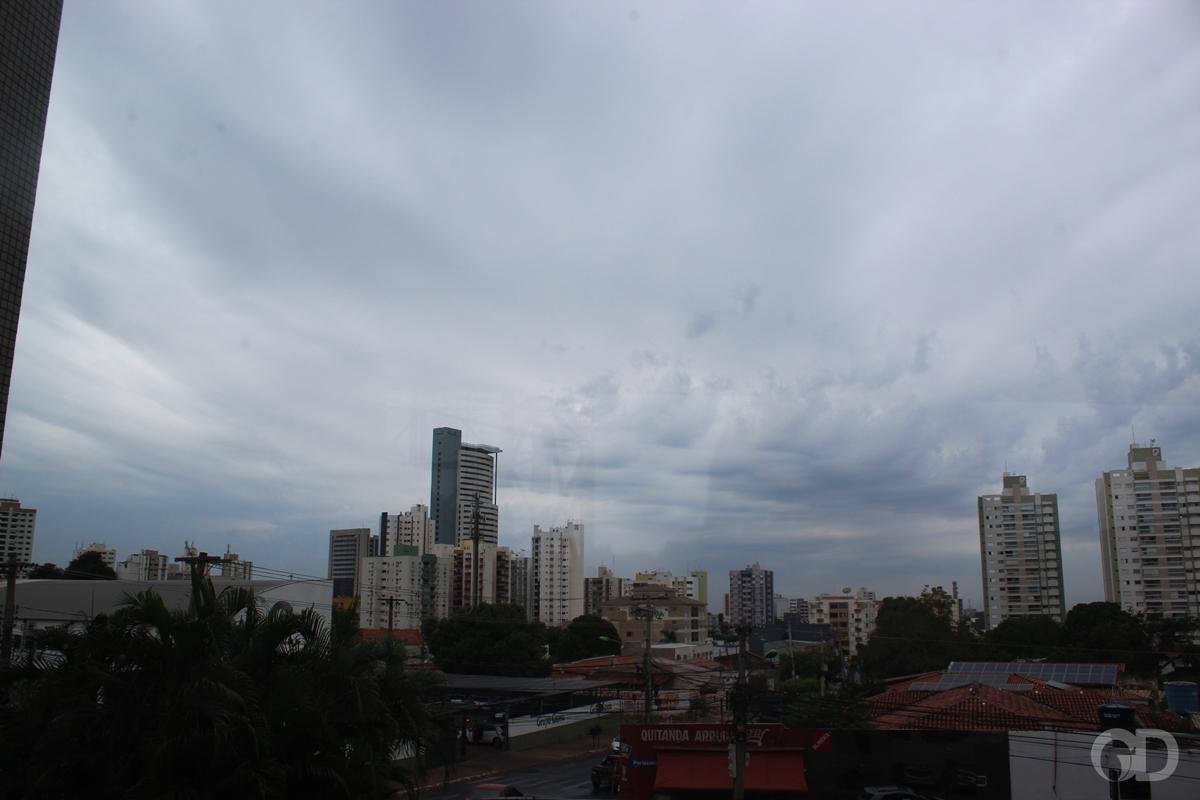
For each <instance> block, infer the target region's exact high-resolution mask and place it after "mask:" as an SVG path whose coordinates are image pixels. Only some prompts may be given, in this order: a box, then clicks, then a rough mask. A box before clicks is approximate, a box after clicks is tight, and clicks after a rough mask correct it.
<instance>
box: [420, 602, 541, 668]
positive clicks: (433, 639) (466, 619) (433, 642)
mask: <svg viewBox="0 0 1200 800" xmlns="http://www.w3.org/2000/svg"><path fill="white" fill-rule="evenodd" d="M426 632H427V641H428V643H429V650H430V652H431V653H432V654H433V660H434V662H435V663H436V664H437V665H438V667H440V668H441V669H442V670H443V671H445V672H456V673H464V674H468V675H525V676H544V675H549V674H550V662H549V661H548V660H547V659H546V658H545V657H544V655H543V653H544V650H545V645H546V644H547V643H548V636H547V632H546V627H545V626H544V625H542V624H541V623H540V622H528V621H526V619H525V611H524V610H523V609H522V608H520V607H519V606H509V605H492V604H490V603H481V604H480V605H479V607H478V608H476V609H473V610H467V611H463V612H460V613H458V614H455V615H454V616H452V617H450V618H448V619H442V620H431V621H430V622H429V623H428V624H427V626H426Z"/></svg>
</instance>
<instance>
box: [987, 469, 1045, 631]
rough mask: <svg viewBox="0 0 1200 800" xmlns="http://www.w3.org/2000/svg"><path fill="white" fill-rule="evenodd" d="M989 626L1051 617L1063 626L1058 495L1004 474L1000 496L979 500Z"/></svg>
mask: <svg viewBox="0 0 1200 800" xmlns="http://www.w3.org/2000/svg"><path fill="white" fill-rule="evenodd" d="M977 506H978V512H979V554H980V562H981V564H982V570H983V614H984V624H985V625H987V627H988V628H989V629H990V628H994V627H996V626H997V625H999V624H1000V623H1001V622H1003V621H1004V620H1006V619H1008V618H1009V617H1038V616H1047V617H1053V618H1054V619H1056V620H1058V621H1059V622H1061V621H1062V620H1063V618H1064V617H1065V616H1066V613H1067V610H1066V605H1065V598H1064V594H1063V571H1062V537H1061V534H1060V530H1059V519H1058V495H1056V494H1039V493H1033V492H1030V491H1029V487H1028V485H1027V484H1026V480H1025V476H1024V475H1012V474H1010V473H1007V472H1006V473H1004V484H1003V490H1002V491H1001V493H1000V494H989V495H983V496H982V497H980V498H979V500H978V504H977Z"/></svg>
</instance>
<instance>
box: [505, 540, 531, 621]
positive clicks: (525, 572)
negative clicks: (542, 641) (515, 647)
mask: <svg viewBox="0 0 1200 800" xmlns="http://www.w3.org/2000/svg"><path fill="white" fill-rule="evenodd" d="M529 570H530V560H529V556H527V555H525V553H524V552H520V553H514V554H513V556H512V576H511V578H510V599H509V602H510V603H511V604H512V605H514V606H520V607H521V608H523V609H525V618H526V619H533V605H532V603H531V602H530V594H529V589H530V574H529Z"/></svg>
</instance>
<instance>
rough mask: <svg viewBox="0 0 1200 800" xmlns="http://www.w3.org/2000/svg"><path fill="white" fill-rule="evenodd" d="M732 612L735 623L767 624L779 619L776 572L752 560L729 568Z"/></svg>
mask: <svg viewBox="0 0 1200 800" xmlns="http://www.w3.org/2000/svg"><path fill="white" fill-rule="evenodd" d="M727 605H728V612H727V614H726V618H727V619H728V620H729V622H730V624H732V625H735V626H737V625H749V626H750V627H752V628H765V627H766V626H767V625H770V624H771V622H772V621H773V620H774V619H775V573H774V572H772V571H771V570H769V569H763V568H762V567H760V566H759V565H758V564H752V565H750V566H748V567H746V568H745V569H733V570H730V571H729V596H728V600H727Z"/></svg>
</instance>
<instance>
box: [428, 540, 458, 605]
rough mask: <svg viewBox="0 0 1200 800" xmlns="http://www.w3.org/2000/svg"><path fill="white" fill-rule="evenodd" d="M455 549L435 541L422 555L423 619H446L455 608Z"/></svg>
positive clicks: (452, 546)
mask: <svg viewBox="0 0 1200 800" xmlns="http://www.w3.org/2000/svg"><path fill="white" fill-rule="evenodd" d="M454 551H455V547H454V545H449V544H437V543H435V544H432V545H430V546H429V548H428V549H427V550H426V551H425V553H423V554H422V555H421V619H445V618H446V617H448V616H450V613H451V612H452V611H453V610H454V563H455V562H454Z"/></svg>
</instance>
